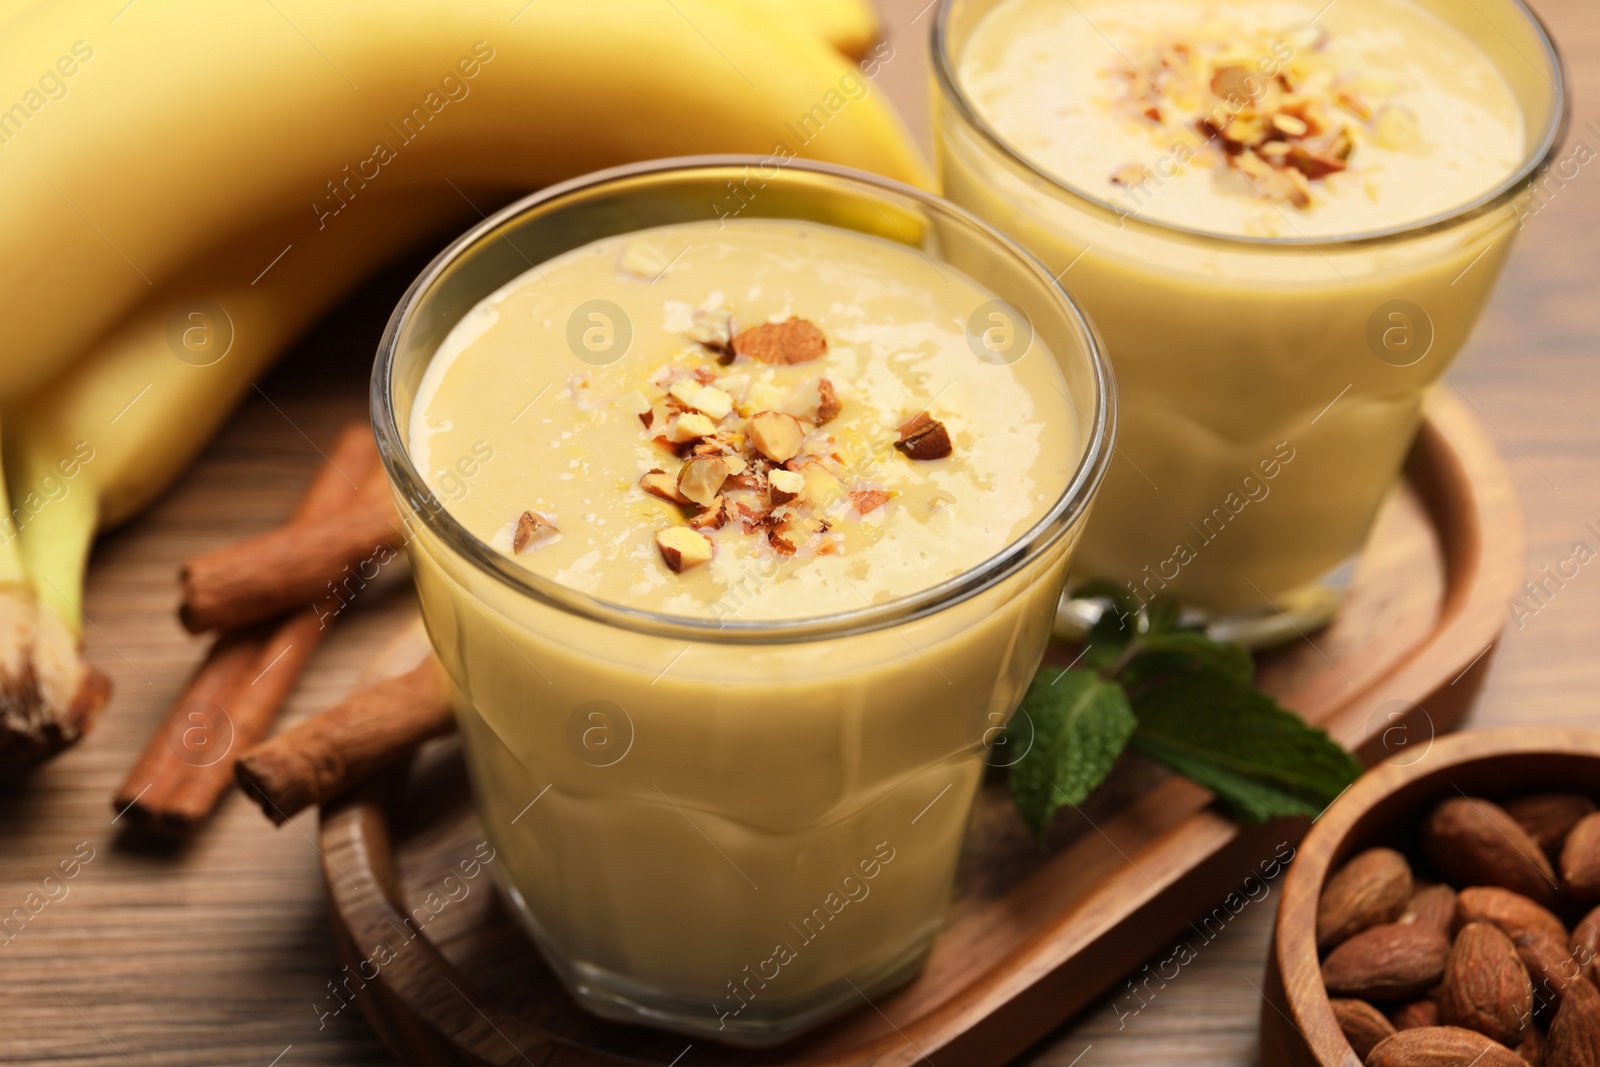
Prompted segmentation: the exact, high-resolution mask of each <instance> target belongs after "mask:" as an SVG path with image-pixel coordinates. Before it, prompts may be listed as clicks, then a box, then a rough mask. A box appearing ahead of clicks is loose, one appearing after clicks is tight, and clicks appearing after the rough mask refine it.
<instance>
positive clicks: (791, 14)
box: [719, 0, 880, 59]
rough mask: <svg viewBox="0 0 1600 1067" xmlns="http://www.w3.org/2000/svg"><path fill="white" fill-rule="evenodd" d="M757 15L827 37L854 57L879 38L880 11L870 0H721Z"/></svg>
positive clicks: (865, 51)
mask: <svg viewBox="0 0 1600 1067" xmlns="http://www.w3.org/2000/svg"><path fill="white" fill-rule="evenodd" d="M719 2H722V3H727V4H733V5H737V6H740V7H743V8H744V9H745V10H747V11H748V12H749V13H750V14H752V15H754V16H756V17H757V18H760V19H763V20H767V21H771V22H775V23H778V24H779V25H782V26H785V27H790V26H792V27H794V28H795V29H797V30H801V31H804V32H807V33H811V34H815V35H816V36H817V37H820V38H822V39H823V40H824V41H827V42H828V43H829V44H830V45H832V46H833V47H834V48H836V49H838V50H839V51H840V52H843V53H844V54H845V55H847V56H849V57H850V58H852V59H860V58H861V57H862V56H864V55H866V53H867V49H869V48H871V47H872V45H873V42H875V41H876V40H877V39H878V35H879V32H880V26H879V23H878V15H877V12H876V11H874V10H873V8H872V4H871V3H869V2H868V0H719Z"/></svg>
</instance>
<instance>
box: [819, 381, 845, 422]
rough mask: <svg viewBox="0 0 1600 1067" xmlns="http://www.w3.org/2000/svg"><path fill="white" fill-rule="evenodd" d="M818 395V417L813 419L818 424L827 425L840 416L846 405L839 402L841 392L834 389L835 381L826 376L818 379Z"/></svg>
mask: <svg viewBox="0 0 1600 1067" xmlns="http://www.w3.org/2000/svg"><path fill="white" fill-rule="evenodd" d="M817 396H818V397H819V400H818V403H817V417H816V418H815V419H813V420H812V421H813V422H815V423H816V424H817V425H818V426H826V425H827V424H828V423H830V422H832V421H833V420H834V419H835V418H837V417H838V415H839V412H841V411H843V410H844V405H843V404H842V403H840V402H839V394H838V393H837V392H835V391H834V388H833V383H832V382H830V381H828V379H826V378H818V379H817Z"/></svg>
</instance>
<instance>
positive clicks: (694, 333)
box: [689, 315, 734, 366]
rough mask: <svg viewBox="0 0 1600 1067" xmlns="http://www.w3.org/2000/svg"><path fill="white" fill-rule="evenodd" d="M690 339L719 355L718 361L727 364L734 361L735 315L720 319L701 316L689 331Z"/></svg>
mask: <svg viewBox="0 0 1600 1067" xmlns="http://www.w3.org/2000/svg"><path fill="white" fill-rule="evenodd" d="M689 339H690V340H692V341H694V342H695V343H697V344H698V345H700V347H702V348H704V349H705V350H706V351H707V352H710V353H711V354H712V355H714V356H716V357H717V362H718V363H720V364H722V365H723V366H727V365H728V364H729V363H732V362H733V355H734V353H733V316H732V315H729V316H728V317H727V318H725V319H722V320H720V321H713V320H712V319H710V318H704V317H703V318H700V319H699V320H698V321H696V322H695V324H694V327H693V328H692V329H690V331H689Z"/></svg>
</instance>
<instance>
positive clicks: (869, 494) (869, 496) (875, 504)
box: [850, 489, 892, 515]
mask: <svg viewBox="0 0 1600 1067" xmlns="http://www.w3.org/2000/svg"><path fill="white" fill-rule="evenodd" d="M891 495H892V494H890V493H886V492H884V491H883V490H882V489H858V490H856V491H855V492H853V493H851V494H850V503H851V504H852V505H853V506H854V507H855V509H856V513H857V514H858V515H866V514H868V513H870V512H872V511H875V510H877V509H878V508H880V507H882V506H883V505H884V504H886V503H888V502H889V497H890V496H891Z"/></svg>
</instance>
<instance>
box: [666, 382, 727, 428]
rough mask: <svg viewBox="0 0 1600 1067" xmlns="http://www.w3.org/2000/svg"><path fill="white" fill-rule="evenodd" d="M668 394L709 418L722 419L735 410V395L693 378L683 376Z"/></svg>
mask: <svg viewBox="0 0 1600 1067" xmlns="http://www.w3.org/2000/svg"><path fill="white" fill-rule="evenodd" d="M667 395H669V396H671V397H674V398H675V399H677V400H679V401H681V402H682V403H683V404H685V405H687V406H688V407H691V408H694V409H695V410H696V411H699V412H702V413H703V414H704V415H705V416H706V417H707V418H710V419H712V420H714V421H721V420H722V419H725V418H727V416H728V413H729V412H731V411H732V410H733V397H731V396H729V395H728V394H727V393H725V392H723V391H722V390H721V389H718V388H717V387H716V386H714V385H702V384H701V383H700V382H697V381H695V380H694V379H693V378H683V379H681V380H679V381H676V382H674V383H673V384H672V388H671V389H669V390H667Z"/></svg>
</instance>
